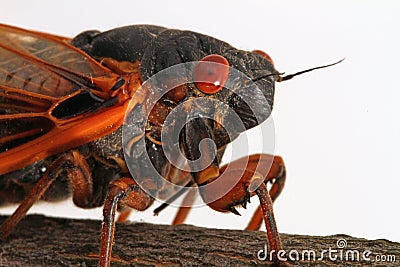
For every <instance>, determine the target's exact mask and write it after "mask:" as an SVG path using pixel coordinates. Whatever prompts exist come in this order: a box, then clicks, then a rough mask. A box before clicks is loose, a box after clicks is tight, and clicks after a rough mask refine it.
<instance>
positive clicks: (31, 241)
mask: <svg viewBox="0 0 400 267" xmlns="http://www.w3.org/2000/svg"><path fill="white" fill-rule="evenodd" d="M5 218H6V217H4V216H0V221H1V222H2V221H4V220H5ZM100 228H101V223H100V222H99V221H94V220H73V219H61V218H49V217H44V216H41V215H30V216H27V217H26V218H25V219H24V220H23V221H21V223H19V224H18V226H17V227H16V229H14V231H13V232H12V234H11V235H10V236H9V237H8V238H7V240H6V241H4V242H3V243H2V244H1V245H0V266H96V264H97V258H96V254H97V253H98V250H99V240H100ZM115 235H116V236H115V245H114V247H113V258H114V260H113V262H112V264H111V266H128V265H130V266H273V265H272V264H271V262H270V261H269V260H268V258H269V255H270V254H269V253H267V256H268V257H267V259H265V260H264V259H263V257H264V256H265V254H264V250H265V245H266V241H267V239H266V236H265V232H258V231H239V230H219V229H208V228H200V227H196V226H191V225H179V226H168V225H153V224H145V223H118V224H117V229H116V234H115ZM281 237H282V241H283V247H284V250H285V254H283V252H281V253H282V254H281V257H282V258H286V259H288V260H289V262H290V264H291V265H292V266H344V265H345V266H366V265H369V266H399V265H400V244H399V243H395V242H391V241H388V240H383V239H379V240H366V239H360V238H353V237H350V236H347V235H334V236H324V237H320V236H300V235H288V234H282V235H281ZM339 241H343V242H342V243H338V242H339ZM344 242H346V243H347V244H346V245H345V243H344ZM344 245H345V246H344ZM260 250H261V251H260ZM329 250H331V251H330V253H329ZM311 251H314V252H315V253H316V255H315V257H314V256H313V254H312V252H311ZM323 251H325V252H324V253H323V255H322V257H321V254H322V252H323ZM310 253H311V254H310ZM257 254H259V255H258V256H257ZM308 255H309V256H310V257H308ZM357 255H358V256H359V259H358V260H357ZM363 256H364V257H365V258H364V257H363ZM297 257H298V259H296V258H297ZM321 258H322V259H321ZM290 259H292V260H290ZM378 259H380V260H383V259H385V260H386V261H380V262H377V260H378ZM293 260H294V261H293Z"/></svg>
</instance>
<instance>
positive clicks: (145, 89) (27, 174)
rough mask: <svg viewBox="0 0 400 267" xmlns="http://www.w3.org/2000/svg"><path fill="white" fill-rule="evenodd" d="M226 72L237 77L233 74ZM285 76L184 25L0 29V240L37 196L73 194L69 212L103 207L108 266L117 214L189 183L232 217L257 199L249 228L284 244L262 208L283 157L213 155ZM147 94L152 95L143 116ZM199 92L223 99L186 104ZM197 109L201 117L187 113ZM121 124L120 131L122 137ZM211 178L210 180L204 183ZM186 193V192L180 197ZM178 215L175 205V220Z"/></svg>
mask: <svg viewBox="0 0 400 267" xmlns="http://www.w3.org/2000/svg"><path fill="white" fill-rule="evenodd" d="M188 62H194V63H193V65H192V66H193V67H191V68H187V69H185V71H183V72H175V76H174V77H173V78H171V79H169V80H168V79H167V80H160V79H158V80H157V82H156V83H150V82H148V81H149V80H150V79H152V77H154V76H155V75H157V74H159V73H161V72H162V71H163V70H166V69H169V68H171V67H174V66H178V65H179V64H184V63H188ZM211 63H213V64H211ZM323 67H326V66H323ZM318 68H320V67H318ZM232 69H235V70H238V71H239V72H240V73H241V74H243V76H240V77H239V76H235V77H232V76H233V75H232V73H231V70H232ZM314 69H315V68H314ZM310 70H312V69H309V70H306V71H310ZM306 71H303V72H306ZM303 72H301V73H303ZM297 74H299V73H296V74H294V75H297ZM294 75H288V76H282V74H281V73H279V72H278V71H276V70H275V68H274V64H273V61H272V59H271V58H270V57H269V56H268V54H266V53H264V52H262V51H259V50H255V51H243V50H239V49H236V48H234V47H232V46H231V45H229V44H227V43H225V42H223V41H220V40H218V39H215V38H213V37H210V36H206V35H203V34H200V33H196V32H191V31H181V30H176V29H167V28H164V27H159V26H153V25H133V26H127V27H121V28H117V29H113V30H110V31H106V32H99V31H86V32H83V33H81V34H79V35H78V36H76V37H75V38H72V39H70V38H65V37H60V36H55V35H51V34H46V33H41V32H35V31H29V30H24V29H20V28H16V27H12V26H7V25H0V126H1V127H0V202H1V204H5V203H20V204H19V206H18V208H17V209H16V211H15V212H14V213H13V214H12V215H11V216H10V217H9V218H8V219H7V220H6V221H5V222H4V223H3V224H2V225H1V226H0V236H1V238H2V239H3V240H4V239H5V238H6V237H7V236H8V235H9V234H10V232H11V231H12V229H13V228H14V227H15V226H16V225H17V224H18V222H19V221H20V220H21V219H22V218H23V217H24V216H25V214H26V213H27V211H28V210H29V208H30V207H31V206H32V205H33V204H34V203H35V202H36V201H38V200H45V201H55V200H60V199H64V198H66V197H69V196H71V195H72V198H73V201H74V203H75V205H76V206H78V207H82V208H92V207H99V206H103V207H104V208H103V215H104V219H103V223H102V232H101V233H102V234H101V244H100V255H99V266H109V265H110V259H111V251H112V244H113V242H114V241H113V235H114V228H115V221H116V214H117V212H118V211H122V212H126V210H128V209H129V208H132V209H135V210H139V211H142V210H145V209H148V208H149V207H150V206H151V205H152V204H153V202H154V200H155V197H154V195H153V193H154V194H157V193H160V192H164V193H165V190H164V189H165V183H166V182H169V183H173V184H175V185H179V186H180V188H181V189H180V190H175V192H173V193H172V194H170V195H168V196H167V197H164V199H166V204H164V205H162V206H161V207H160V208H158V209H157V210H156V212H159V211H160V210H161V209H163V208H164V207H165V206H166V205H168V203H169V202H168V201H173V200H175V199H176V198H177V197H178V196H180V195H182V194H184V193H187V192H189V191H190V190H187V189H191V188H198V190H199V192H200V195H201V197H202V198H203V200H205V202H206V203H207V204H208V206H210V207H211V208H212V209H214V210H217V211H220V212H232V213H235V214H238V212H237V210H236V208H235V207H236V206H240V205H241V206H243V207H246V203H247V202H249V201H250V198H251V197H252V196H254V195H257V196H258V197H259V199H260V207H259V208H258V210H257V211H256V214H255V215H254V217H253V219H252V221H251V222H250V224H249V226H248V229H258V228H259V227H260V225H261V223H262V221H263V220H264V221H265V225H266V228H267V237H268V242H269V245H270V248H271V249H274V250H275V251H278V250H280V249H282V245H281V240H280V237H279V233H278V230H277V227H276V225H275V219H274V216H273V211H272V201H273V200H275V199H276V198H277V197H278V195H279V194H280V192H281V191H282V188H283V186H284V182H285V176H286V171H285V166H284V163H283V160H282V158H281V157H279V156H274V155H269V154H256V155H250V156H248V155H244V156H245V157H244V158H241V159H238V160H235V161H233V162H231V163H230V164H229V166H230V167H231V168H229V167H227V166H221V159H222V156H223V154H224V151H225V148H226V146H227V145H228V144H229V143H231V142H232V141H233V139H235V138H236V137H237V136H238V135H239V134H240V133H241V132H244V131H246V130H247V129H250V128H252V127H255V126H257V125H259V124H260V123H262V122H263V121H265V120H266V119H267V118H268V117H269V116H270V114H271V110H272V106H273V98H274V87H275V82H277V81H278V82H279V81H283V80H287V79H290V78H291V77H293V76H294ZM238 77H239V78H238ZM174 79H175V80H174ZM176 80H179V85H177V86H172V88H170V90H168V91H165V92H164V93H163V91H162V90H161V89H162V88H163V86H164V87H165V86H167V85H168V84H171V83H173V82H174V81H176ZM228 80H229V88H227V87H228V86H227V83H228ZM145 84H146V86H144V85H145ZM254 86H255V87H257V88H258V89H257V90H254V89H252V88H254ZM154 96H158V98H157V101H156V102H154V103H153V104H152V105H151V108H150V109H149V111H148V112H143V111H144V110H146V108H147V107H148V100H149V99H151V98H152V97H154ZM198 98H201V99H206V100H207V99H209V100H212V103H214V102H218V103H222V104H223V106H220V105H214V104H213V105H209V106H208V105H205V106H203V105H201V104H200V105H199V104H198V103H197V104H193V103H194V102H191V101H192V100H194V99H198ZM249 101H250V102H249ZM207 103H208V102H207ZM249 103H250V104H249ZM177 107H180V108H181V109H180V112H175V113H179V116H176V117H173V118H172V119H169V120H168V125H169V128H168V129H169V130H168V131H165V132H163V131H164V130H163V129H164V128H165V127H166V126H167V123H166V122H167V119H168V116H169V115H171V113H172V112H173V110H174V109H175V108H177ZM196 107H197V108H198V109H200V110H202V109H203V110H204V109H207V110H208V113H207V114H209V115H208V116H204V115H202V114H201V112H197V113H196V112H193V110H196ZM223 107H225V108H223ZM226 109H230V110H231V111H233V112H234V113H235V114H236V115H237V118H238V121H239V122H240V123H239V124H241V125H242V127H241V128H238V127H236V125H231V131H233V133H234V134H233V135H230V134H229V133H228V130H227V127H225V125H224V123H226V124H227V125H228V126H229V120H228V119H227V117H228V113H229V112H226ZM189 113H190V114H191V116H192V117H190V119H188V115H187V114H189ZM193 114H197V115H198V116H196V117H193ZM127 120H128V121H129V123H125V124H124V121H125V122H126V121H127ZM182 121H183V122H184V123H183V124H182V126H181V127H180V128H179V129H178V130H174V129H173V127H172V130H171V125H177V124H178V122H182ZM124 125H125V126H124ZM124 127H125V130H127V131H128V132H129V133H130V134H129V135H128V136H129V137H128V139H127V140H126V141H123V128H124ZM228 128H229V127H228ZM163 134H164V135H165V136H167V137H166V138H164V140H162V136H163ZM169 135H175V136H176V138H175V139H174V140H175V141H174V142H175V143H174V144H175V145H177V147H178V151H179V152H181V153H182V154H183V155H184V157H183V160H181V163H182V164H181V166H185V168H180V167H179V166H176V164H172V163H171V161H170V159H169V158H168V157H167V155H166V151H167V150H168V148H167V147H168V143H169V141H168V140H172V139H171V138H169ZM205 139H207V140H211V141H213V144H212V145H210V144H209V143H206V144H205V143H204V142H203V141H204V140H205ZM171 142H172V141H171ZM139 144H140V145H139ZM124 149H125V150H127V151H128V152H127V153H126V152H124ZM127 157H128V158H129V163H128V160H127ZM148 159H149V160H150V161H149V160H148ZM199 159H200V160H199ZM196 160H197V161H196ZM149 165H152V166H149ZM199 165H202V166H201V168H199ZM203 165H204V166H203ZM149 169H155V170H156V172H157V173H158V175H159V176H161V177H163V178H164V179H165V183H164V182H162V181H161V182H160V180H157V179H156V178H155V177H154V174H153V172H150V171H149ZM222 177H225V178H224V179H222ZM138 179H139V180H140V181H141V182H138ZM231 181H234V182H233V183H232V182H231ZM212 183H214V184H216V186H213V187H210V186H208V185H210V184H212ZM267 183H271V184H272V185H271V187H270V188H269V190H268V189H267ZM227 184H229V186H227ZM143 186H145V187H146V189H144V188H143ZM222 191H223V192H222ZM149 192H150V193H149ZM221 192H222V193H221ZM215 196H218V197H215ZM192 199H193V197H192V196H191V194H190V193H187V197H186V202H191V201H193V200H192ZM186 214H187V207H182V208H181V209H180V210H179V212H178V215H177V217H176V219H175V221H174V223H175V224H177V223H182V222H183V221H184V219H185V217H186Z"/></svg>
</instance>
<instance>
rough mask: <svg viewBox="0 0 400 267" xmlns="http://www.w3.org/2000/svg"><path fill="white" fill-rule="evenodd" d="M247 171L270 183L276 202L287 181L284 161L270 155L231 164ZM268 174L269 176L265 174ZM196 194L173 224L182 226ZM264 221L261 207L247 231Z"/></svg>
mask: <svg viewBox="0 0 400 267" xmlns="http://www.w3.org/2000/svg"><path fill="white" fill-rule="evenodd" d="M246 163H247V166H246V169H247V170H250V171H256V169H257V171H258V172H260V173H261V174H262V175H263V177H265V178H264V183H265V184H267V183H268V182H270V183H271V184H272V186H271V189H270V190H269V194H270V196H271V199H272V201H275V200H276V199H277V197H278V196H279V195H280V193H281V192H282V190H283V187H284V185H285V179H286V169H285V164H284V162H283V159H282V158H281V157H279V156H273V155H269V154H255V155H251V156H249V157H244V158H240V159H238V160H235V161H233V162H231V163H230V165H231V167H233V168H234V167H235V166H243V164H246ZM225 169H226V166H223V167H222V168H221V172H223V170H225ZM265 173H267V174H265ZM193 195H194V193H192V194H190V192H189V193H188V194H187V195H186V196H185V198H184V200H183V202H182V207H180V208H179V210H178V212H177V214H176V215H175V219H174V221H173V223H172V224H174V225H175V224H182V223H183V222H184V221H185V220H186V218H187V215H188V213H189V211H190V206H191V204H192V203H193V202H194V200H195V198H194V196H193ZM262 221H263V212H262V209H261V206H259V207H258V208H257V210H256V211H255V213H254V215H253V217H252V219H251V221H250V222H249V224H248V225H247V227H246V230H258V229H260V227H261V224H262Z"/></svg>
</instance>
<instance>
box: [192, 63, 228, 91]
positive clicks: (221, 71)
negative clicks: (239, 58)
mask: <svg viewBox="0 0 400 267" xmlns="http://www.w3.org/2000/svg"><path fill="white" fill-rule="evenodd" d="M214 63H218V64H214ZM228 75H229V62H228V60H226V58H224V57H223V56H220V55H208V56H205V57H204V58H203V59H202V60H200V62H199V63H197V65H196V66H195V67H194V71H193V79H194V82H195V84H196V86H197V88H199V90H200V91H202V92H203V93H205V94H215V93H217V92H218V91H219V90H221V89H222V87H223V86H224V84H225V82H226V80H227V79H228Z"/></svg>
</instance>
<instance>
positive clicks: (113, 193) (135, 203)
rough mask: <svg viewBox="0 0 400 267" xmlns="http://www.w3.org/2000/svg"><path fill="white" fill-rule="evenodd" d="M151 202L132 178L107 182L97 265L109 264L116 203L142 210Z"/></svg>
mask: <svg viewBox="0 0 400 267" xmlns="http://www.w3.org/2000/svg"><path fill="white" fill-rule="evenodd" d="M152 203H153V199H152V198H151V197H150V196H149V195H147V194H146V193H145V192H144V191H142V190H141V189H140V187H139V186H138V185H137V184H136V182H135V181H134V180H133V179H132V178H129V177H123V178H119V179H117V180H115V181H112V182H111V183H110V184H109V187H108V194H107V197H106V200H105V202H104V207H103V223H102V228H101V241H100V259H99V264H98V266H99V267H100V266H101V267H105V266H110V261H111V251H112V245H113V243H114V230H115V217H116V213H117V208H118V205H121V206H128V207H131V208H133V209H135V210H139V211H143V210H145V209H147V208H148V207H149V206H150V205H151V204H152Z"/></svg>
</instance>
